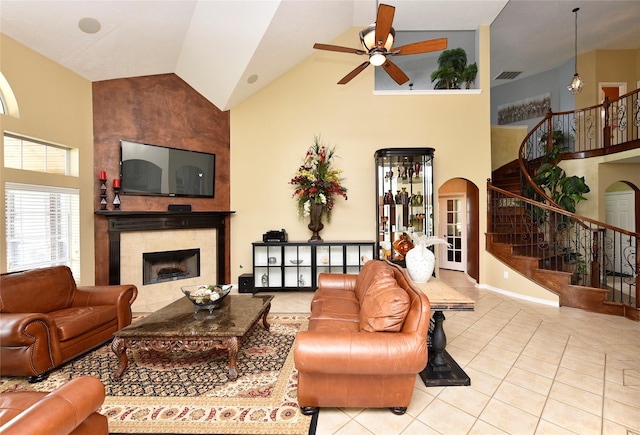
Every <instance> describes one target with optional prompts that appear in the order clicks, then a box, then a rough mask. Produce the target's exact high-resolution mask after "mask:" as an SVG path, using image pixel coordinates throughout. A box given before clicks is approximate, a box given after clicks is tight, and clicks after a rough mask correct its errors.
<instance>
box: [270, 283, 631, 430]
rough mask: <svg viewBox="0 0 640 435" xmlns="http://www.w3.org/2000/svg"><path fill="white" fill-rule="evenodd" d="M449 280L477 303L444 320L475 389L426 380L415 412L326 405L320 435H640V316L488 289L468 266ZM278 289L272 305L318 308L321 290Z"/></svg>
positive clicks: (276, 308) (282, 309)
mask: <svg viewBox="0 0 640 435" xmlns="http://www.w3.org/2000/svg"><path fill="white" fill-rule="evenodd" d="M439 277H440V279H442V280H443V281H445V282H447V283H448V284H449V285H451V286H452V287H455V288H456V289H458V290H459V291H461V292H463V293H465V294H467V295H469V296H471V297H472V298H473V299H474V300H475V301H476V309H475V311H473V312H445V315H446V317H447V320H445V322H444V327H445V332H446V334H447V351H448V352H449V353H450V354H451V355H452V356H453V357H454V358H455V360H456V361H457V362H458V364H460V366H461V367H463V368H464V370H465V371H466V372H467V374H468V375H469V376H470V377H471V386H470V387H435V388H434V387H431V388H427V387H425V386H424V384H423V383H422V380H421V379H420V378H419V377H416V388H415V390H414V395H413V399H412V401H411V405H410V406H409V408H408V410H407V413H406V414H405V415H403V416H395V415H393V414H392V413H391V412H390V411H389V410H387V409H343V408H340V409H337V408H336V409H333V408H331V409H327V408H323V409H321V411H320V415H319V419H318V427H317V432H316V433H317V434H318V435H329V434H344V435H358V434H380V435H382V434H384V435H390V434H403V435H409V434H421V435H425V434H427V435H428V434H491V435H494V434H517V435H520V434H545V435H546V434H580V435H587V434H607V435H609V434H611V435H618V434H619V435H640V323H639V322H634V321H631V320H628V319H625V318H620V317H615V316H607V315H600V314H594V313H588V312H584V311H581V310H576V309H572V308H562V307H561V308H556V307H550V306H547V305H540V304H536V303H533V302H528V301H524V300H520V299H517V298H513V297H509V296H505V295H502V294H499V293H495V292H492V291H489V290H481V289H478V288H476V287H474V285H473V284H472V283H470V281H469V280H468V279H467V278H466V276H465V275H464V274H462V273H460V272H451V271H447V270H441V271H440V275H439ZM274 294H275V295H276V298H275V299H274V301H273V305H272V309H271V311H272V312H302V313H303V312H308V311H309V304H310V300H311V297H312V296H313V293H312V292H300V293H297V292H296V293H290V292H278V293H274Z"/></svg>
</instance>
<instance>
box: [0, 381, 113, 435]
mask: <svg viewBox="0 0 640 435" xmlns="http://www.w3.org/2000/svg"><path fill="white" fill-rule="evenodd" d="M104 397H105V392H104V385H103V384H102V382H100V381H99V380H98V379H97V378H93V377H91V376H81V377H79V378H74V379H72V380H71V381H69V382H67V383H66V384H64V385H63V386H61V387H60V388H58V389H57V390H55V391H53V392H51V393H48V394H47V393H42V392H39V391H12V392H7V393H2V394H0V433H2V434H3V435H43V434H47V435H66V434H73V435H107V434H108V433H109V427H108V423H107V418H106V417H105V416H104V415H102V414H99V413H98V412H97V411H98V409H99V408H100V406H102V403H103V402H104Z"/></svg>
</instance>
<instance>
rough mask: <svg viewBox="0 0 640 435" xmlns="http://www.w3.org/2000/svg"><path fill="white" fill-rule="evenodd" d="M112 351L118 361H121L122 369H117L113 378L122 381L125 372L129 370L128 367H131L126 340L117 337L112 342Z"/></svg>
mask: <svg viewBox="0 0 640 435" xmlns="http://www.w3.org/2000/svg"><path fill="white" fill-rule="evenodd" d="M111 350H112V351H113V353H115V354H116V356H117V357H118V360H120V367H119V368H117V369H116V371H115V372H114V374H113V376H114V377H115V378H116V379H120V378H121V377H122V374H123V373H124V371H125V370H126V369H127V365H129V359H128V358H127V349H126V348H125V345H124V340H123V339H122V338H121V337H115V338H114V339H113V341H112V342H111Z"/></svg>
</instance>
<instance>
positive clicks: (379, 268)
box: [355, 260, 395, 304]
mask: <svg viewBox="0 0 640 435" xmlns="http://www.w3.org/2000/svg"><path fill="white" fill-rule="evenodd" d="M389 279H391V280H393V282H395V278H394V277H393V269H391V267H389V266H388V265H387V264H386V263H385V262H384V261H380V260H369V261H367V262H366V263H365V264H364V266H362V270H361V271H360V273H359V274H358V278H357V279H356V291H355V293H356V297H357V298H358V300H359V301H360V303H361V304H362V299H363V298H364V296H365V295H366V294H367V291H368V290H369V287H370V286H371V284H373V283H374V282H379V281H381V280H382V281H385V282H386V281H389Z"/></svg>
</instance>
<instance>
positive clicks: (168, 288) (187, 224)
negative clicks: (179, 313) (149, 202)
mask: <svg viewBox="0 0 640 435" xmlns="http://www.w3.org/2000/svg"><path fill="white" fill-rule="evenodd" d="M98 213H99V214H103V215H104V216H106V217H107V219H108V221H109V226H108V231H109V284H119V283H123V284H125V283H126V284H134V285H135V286H136V287H138V297H137V299H136V300H135V302H134V303H133V305H132V307H131V308H132V311H133V312H136V313H143V312H150V311H156V310H158V309H159V308H162V307H164V306H165V305H167V304H169V303H171V302H173V301H175V300H177V299H179V298H180V297H182V292H181V291H180V287H181V286H184V285H192V284H216V283H222V282H224V277H225V264H224V259H225V252H224V250H225V236H224V234H225V226H226V220H227V218H228V215H229V213H230V212H121V211H120V212H115V211H114V212H102V213H100V212H98ZM181 249H200V276H199V277H193V278H187V279H181V280H175V281H166V282H161V283H155V284H149V285H143V276H142V275H143V254H144V253H146V252H158V251H173V250H181Z"/></svg>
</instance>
